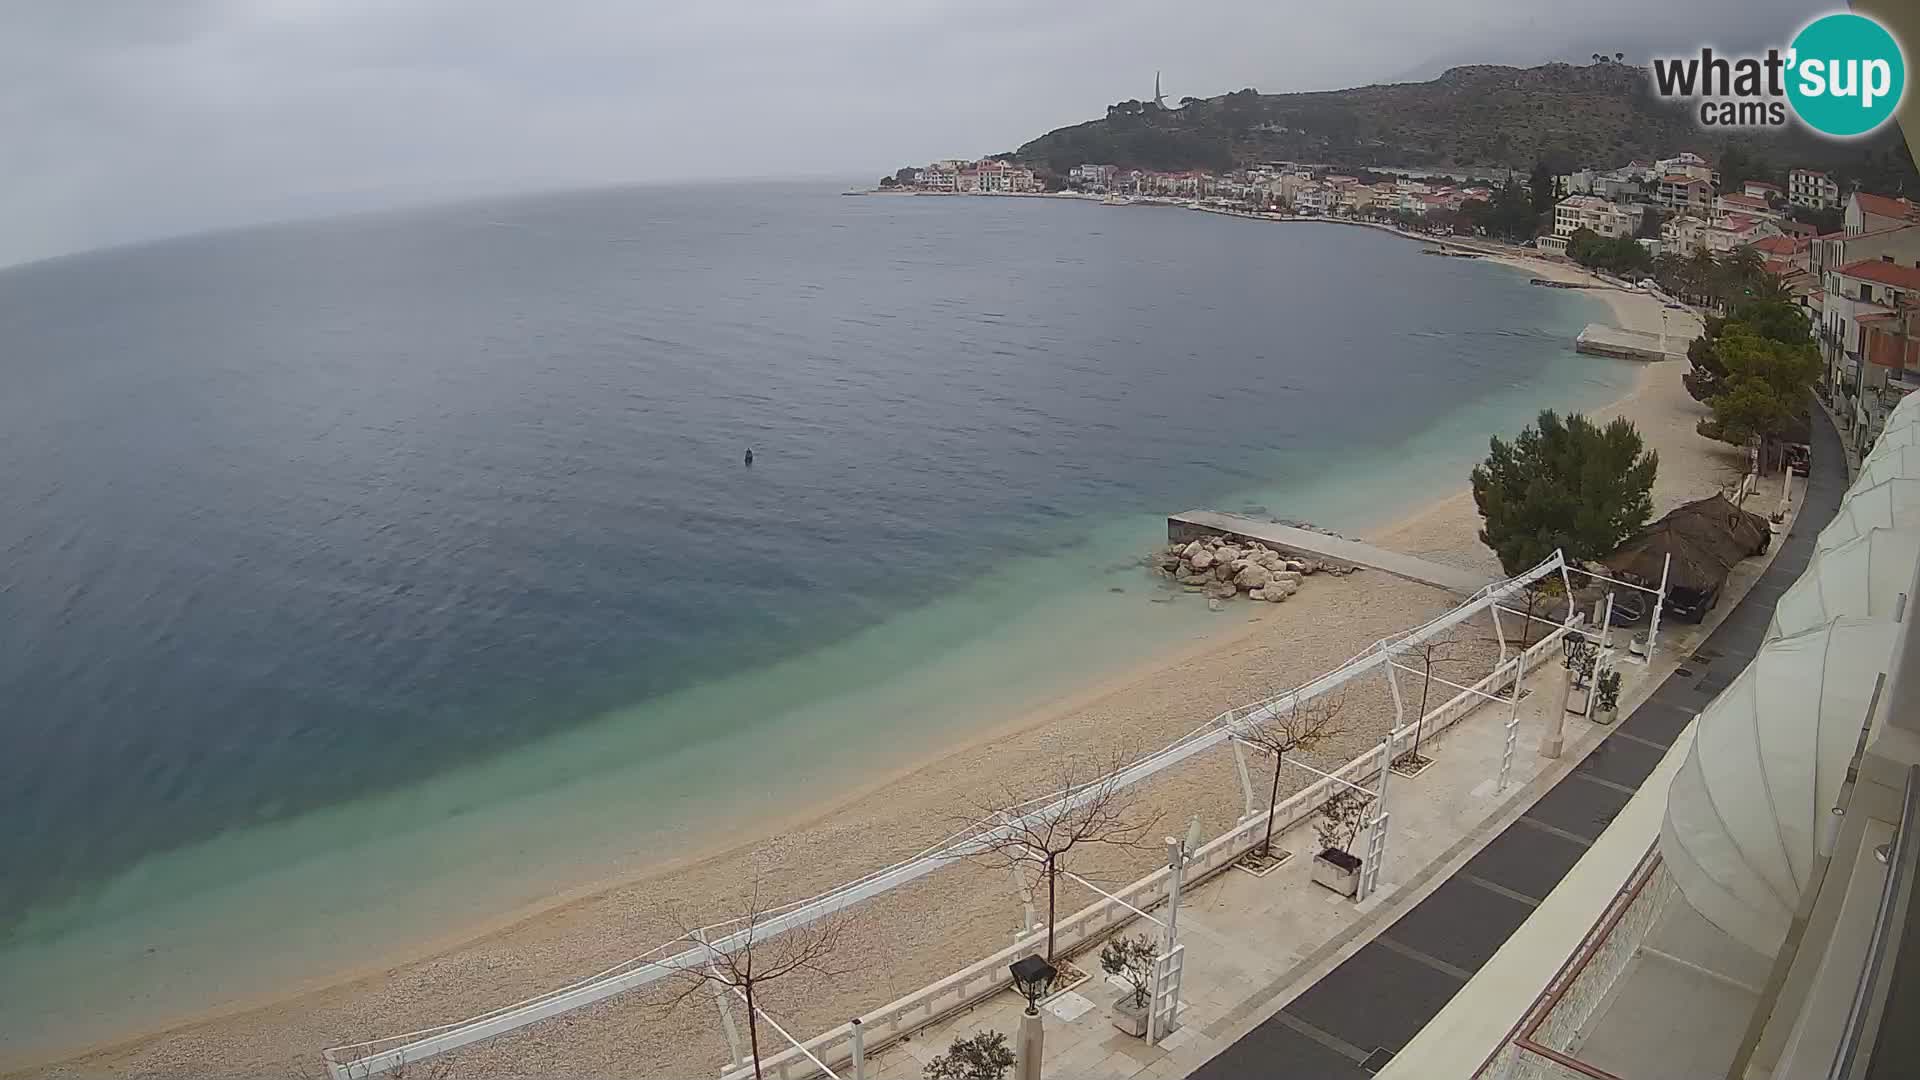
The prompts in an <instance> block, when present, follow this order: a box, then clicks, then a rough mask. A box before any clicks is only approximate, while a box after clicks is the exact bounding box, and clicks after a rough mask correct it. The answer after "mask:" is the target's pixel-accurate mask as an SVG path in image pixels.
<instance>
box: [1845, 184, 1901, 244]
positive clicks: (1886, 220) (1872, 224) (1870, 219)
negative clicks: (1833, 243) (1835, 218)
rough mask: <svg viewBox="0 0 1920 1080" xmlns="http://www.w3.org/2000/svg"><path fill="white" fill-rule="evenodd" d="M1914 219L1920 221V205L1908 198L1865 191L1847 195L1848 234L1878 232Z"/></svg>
mask: <svg viewBox="0 0 1920 1080" xmlns="http://www.w3.org/2000/svg"><path fill="white" fill-rule="evenodd" d="M1912 221H1920V206H1917V205H1915V204H1914V203H1913V202H1911V201H1909V200H1907V199H1895V198H1890V197H1888V196H1885V195H1872V194H1869V193H1867V192H1864V191H1856V192H1854V193H1853V194H1851V195H1849V196H1847V211H1846V224H1845V225H1844V226H1843V227H1844V229H1845V230H1846V234H1847V235H1848V236H1858V235H1860V234H1861V233H1867V232H1876V231H1878V230H1880V229H1887V228H1892V227H1894V226H1897V225H1905V224H1907V223H1909V222H1912Z"/></svg>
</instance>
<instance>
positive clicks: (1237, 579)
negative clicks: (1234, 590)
mask: <svg viewBox="0 0 1920 1080" xmlns="http://www.w3.org/2000/svg"><path fill="white" fill-rule="evenodd" d="M1268 577H1269V575H1268V573H1267V568H1266V567H1264V566H1259V565H1252V566H1244V565H1243V566H1242V567H1241V570H1240V572H1239V573H1238V574H1235V575H1234V577H1233V583H1234V584H1235V585H1238V586H1240V587H1241V588H1245V589H1264V588H1266V586H1267V579H1268Z"/></svg>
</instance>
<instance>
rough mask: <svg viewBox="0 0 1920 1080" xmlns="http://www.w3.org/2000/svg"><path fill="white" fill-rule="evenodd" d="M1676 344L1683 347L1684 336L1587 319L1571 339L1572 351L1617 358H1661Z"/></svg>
mask: <svg viewBox="0 0 1920 1080" xmlns="http://www.w3.org/2000/svg"><path fill="white" fill-rule="evenodd" d="M1675 344H1678V345H1679V346H1680V347H1681V349H1683V350H1684V349H1685V348H1686V339H1684V338H1679V339H1676V338H1674V337H1671V336H1669V337H1667V338H1666V339H1665V340H1662V339H1661V336H1660V335H1659V334H1649V333H1646V332H1645V331H1642V330H1626V329H1622V328H1621V327H1618V326H1608V325H1606V324H1605V323H1589V324H1587V328H1586V329H1585V330H1582V331H1580V336H1579V337H1577V338H1574V339H1573V348H1574V351H1575V352H1583V353H1589V354H1591V355H1594V356H1611V357H1613V358H1615V359H1618V360H1648V361H1656V362H1657V361H1660V360H1666V359H1668V358H1669V353H1668V350H1669V349H1672V348H1673V347H1674V345H1675Z"/></svg>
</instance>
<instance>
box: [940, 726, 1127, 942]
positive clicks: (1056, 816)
mask: <svg viewBox="0 0 1920 1080" xmlns="http://www.w3.org/2000/svg"><path fill="white" fill-rule="evenodd" d="M1130 760H1131V758H1130V757H1129V756H1128V755H1126V754H1124V753H1115V754H1113V755H1111V756H1110V757H1107V758H1104V759H1095V758H1091V757H1076V756H1071V755H1070V756H1067V757H1064V758H1062V759H1061V760H1060V761H1059V763H1058V764H1057V765H1056V766H1055V768H1054V769H1053V771H1052V773H1051V774H1050V775H1051V779H1052V782H1053V783H1052V788H1051V792H1052V793H1051V794H1048V795H1044V796H1041V797H1040V798H1037V799H1025V800H1023V799H1020V798H1019V796H1018V794H1017V793H1016V792H1014V791H1013V790H1012V789H1011V788H1004V789H1003V790H1002V795H1003V796H1004V800H1003V801H1002V802H1001V803H1000V804H999V805H998V806H997V807H993V808H990V809H989V808H976V809H977V810H978V814H977V817H976V818H975V819H974V820H976V821H980V822H982V823H983V824H982V832H981V834H980V836H979V840H978V844H977V846H976V847H974V848H973V849H972V851H971V852H970V853H969V854H968V858H969V859H971V860H972V861H975V862H978V863H981V864H983V865H987V866H993V867H997V868H999V869H1007V870H1016V871H1024V870H1026V869H1029V868H1031V869H1033V870H1036V871H1038V873H1039V874H1040V876H1041V877H1042V878H1043V879H1044V880H1045V881H1046V884H1047V962H1048V963H1052V962H1053V926H1054V913H1055V903H1056V899H1057V894H1058V888H1057V882H1058V878H1059V875H1060V872H1061V870H1062V869H1064V866H1065V862H1066V859H1067V856H1068V855H1069V854H1070V853H1072V852H1073V850H1074V849H1075V848H1079V847H1082V846H1094V845H1099V846H1106V847H1122V848H1137V847H1140V846H1141V840H1142V839H1143V838H1144V837H1146V835H1147V834H1148V833H1149V832H1151V831H1152V829H1153V827H1154V825H1155V824H1156V823H1157V822H1158V821H1159V820H1160V815H1159V814H1157V813H1156V814H1153V815H1151V816H1141V815H1140V814H1139V812H1138V807H1137V805H1136V799H1135V797H1134V793H1133V791H1132V789H1131V788H1128V787H1127V786H1125V785H1124V784H1122V783H1121V782H1120V771H1121V770H1122V769H1123V768H1125V767H1126V765H1127V763H1128V762H1129V761H1130ZM1036 887H1037V886H1036Z"/></svg>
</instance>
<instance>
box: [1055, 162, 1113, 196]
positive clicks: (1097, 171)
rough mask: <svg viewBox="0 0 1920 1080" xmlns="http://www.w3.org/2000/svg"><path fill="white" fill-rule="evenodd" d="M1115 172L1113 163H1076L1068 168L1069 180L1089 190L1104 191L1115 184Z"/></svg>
mask: <svg viewBox="0 0 1920 1080" xmlns="http://www.w3.org/2000/svg"><path fill="white" fill-rule="evenodd" d="M1114 172H1115V169H1114V167H1113V166H1111V165H1075V166H1074V167H1073V168H1071V169H1069V170H1067V182H1068V183H1070V184H1073V185H1075V186H1078V187H1081V188H1084V189H1085V190H1087V191H1095V192H1104V191H1106V190H1108V189H1109V188H1110V187H1112V186H1113V175H1114Z"/></svg>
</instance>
